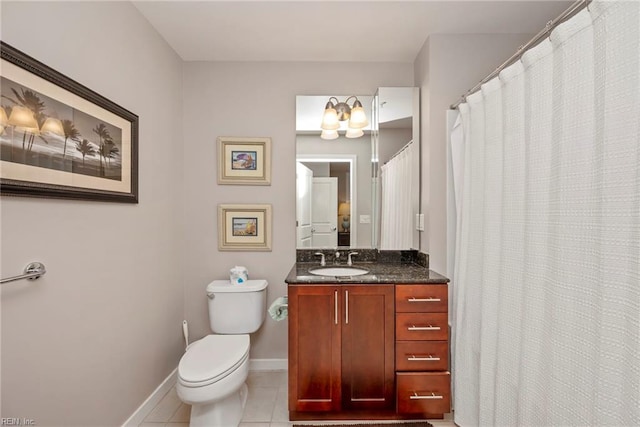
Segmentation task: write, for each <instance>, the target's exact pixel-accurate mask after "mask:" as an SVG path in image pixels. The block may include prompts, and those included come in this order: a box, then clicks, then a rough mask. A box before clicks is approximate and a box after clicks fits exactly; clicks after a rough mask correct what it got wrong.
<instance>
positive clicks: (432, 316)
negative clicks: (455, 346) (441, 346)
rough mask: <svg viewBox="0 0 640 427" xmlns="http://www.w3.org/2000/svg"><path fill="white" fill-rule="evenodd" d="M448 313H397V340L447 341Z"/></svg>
mask: <svg viewBox="0 0 640 427" xmlns="http://www.w3.org/2000/svg"><path fill="white" fill-rule="evenodd" d="M447 322H448V319H447V313H397V314H396V340H397V341H416V340H428V341H447V340H448V339H449V325H448V323H447Z"/></svg>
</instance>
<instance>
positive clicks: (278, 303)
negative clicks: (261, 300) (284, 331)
mask: <svg viewBox="0 0 640 427" xmlns="http://www.w3.org/2000/svg"><path fill="white" fill-rule="evenodd" d="M288 307H289V298H288V297H286V296H284V297H279V298H276V300H275V301H274V302H272V303H271V306H270V307H269V316H271V318H272V319H273V320H276V321H280V320H284V319H286V318H287V315H288V309H287V308H288Z"/></svg>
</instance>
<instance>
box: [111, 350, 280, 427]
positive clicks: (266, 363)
mask: <svg viewBox="0 0 640 427" xmlns="http://www.w3.org/2000/svg"><path fill="white" fill-rule="evenodd" d="M287 367H288V359H249V370H251V371H286V370H287ZM177 379H178V368H176V369H174V370H173V372H171V373H170V374H169V376H168V377H167V378H165V380H164V381H163V382H162V384H160V385H159V386H158V387H157V388H156V389H155V390H154V391H153V393H151V395H150V396H149V397H148V398H147V400H145V401H144V402H143V403H142V405H140V407H139V408H138V409H136V411H135V412H134V413H133V415H131V416H130V417H129V419H128V420H127V421H125V422H124V424H122V427H137V426H139V425H140V424H142V421H144V419H145V418H146V417H147V415H149V414H150V413H151V411H153V408H155V407H156V405H157V404H158V403H159V402H160V400H161V399H162V398H163V397H164V395H165V394H167V392H168V391H169V390H170V389H171V387H173V386H174V385H175V384H176V380H177Z"/></svg>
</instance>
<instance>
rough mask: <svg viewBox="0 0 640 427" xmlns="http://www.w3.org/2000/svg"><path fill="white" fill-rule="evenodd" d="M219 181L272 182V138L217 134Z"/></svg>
mask: <svg viewBox="0 0 640 427" xmlns="http://www.w3.org/2000/svg"><path fill="white" fill-rule="evenodd" d="M218 184H230V185H271V138H248V137H247V138H242V137H233V136H221V137H218Z"/></svg>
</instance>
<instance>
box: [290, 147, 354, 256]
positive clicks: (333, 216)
mask: <svg viewBox="0 0 640 427" xmlns="http://www.w3.org/2000/svg"><path fill="white" fill-rule="evenodd" d="M296 160H297V167H296V181H297V182H296V208H297V209H296V211H297V217H296V238H297V243H296V247H297V248H299V249H301V248H334V247H337V246H347V247H349V246H352V245H353V244H354V242H356V241H357V240H356V236H357V224H355V223H354V222H353V221H352V218H355V217H356V212H355V206H356V194H355V193H356V191H355V188H354V185H353V177H354V176H355V173H356V172H355V163H356V158H355V156H351V155H341V156H340V155H338V156H326V155H325V156H312V155H307V156H300V157H298V158H297V159H296Z"/></svg>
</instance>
